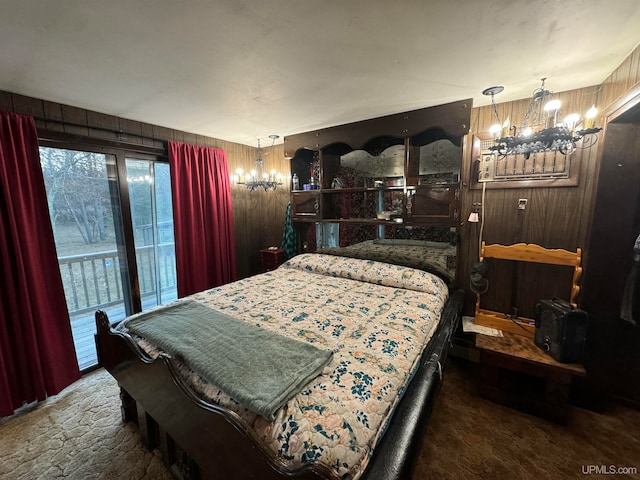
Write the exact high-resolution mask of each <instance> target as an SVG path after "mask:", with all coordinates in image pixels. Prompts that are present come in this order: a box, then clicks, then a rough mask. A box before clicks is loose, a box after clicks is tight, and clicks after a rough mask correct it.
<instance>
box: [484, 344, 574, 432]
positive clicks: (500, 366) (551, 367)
mask: <svg viewBox="0 0 640 480" xmlns="http://www.w3.org/2000/svg"><path fill="white" fill-rule="evenodd" d="M476 347H477V348H478V349H479V350H480V368H481V379H480V384H479V393H480V395H481V396H483V397H484V398H487V399H489V400H492V401H494V402H496V403H500V404H502V405H507V406H509V407H512V408H516V409H518V410H522V411H525V412H528V413H532V414H535V415H539V416H541V417H544V418H547V419H549V420H552V421H554V422H558V423H566V422H567V420H568V418H569V408H570V404H569V391H570V388H571V382H572V379H573V377H575V376H579V377H583V376H585V374H586V372H585V369H584V367H583V366H582V365H578V364H570V363H559V362H557V361H555V360H554V359H553V358H551V357H550V356H549V355H547V354H545V353H544V352H543V351H542V350H541V349H539V348H538V347H536V346H535V345H534V343H533V341H532V340H531V339H530V338H527V337H526V336H523V335H515V334H512V333H509V332H504V337H490V336H486V335H476Z"/></svg>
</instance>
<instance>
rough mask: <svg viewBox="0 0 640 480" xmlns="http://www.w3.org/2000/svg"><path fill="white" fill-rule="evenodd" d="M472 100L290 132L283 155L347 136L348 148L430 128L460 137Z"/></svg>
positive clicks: (403, 136)
mask: <svg viewBox="0 0 640 480" xmlns="http://www.w3.org/2000/svg"><path fill="white" fill-rule="evenodd" d="M472 106H473V99H470V98H469V99H466V100H460V101H458V102H452V103H447V104H445V105H437V106H434V107H428V108H423V109H419V110H412V111H410V112H404V113H398V114H394V115H387V116H384V117H377V118H372V119H369V120H362V121H359V122H353V123H347V124H344V125H338V126H335V127H329V128H323V129H321V130H313V131H310V132H305V133H300V134H297V135H290V136H287V137H285V139H284V142H285V143H284V155H285V157H286V158H292V157H293V156H294V155H295V153H296V152H297V151H298V150H299V149H301V148H306V149H310V150H321V149H322V148H324V147H326V146H328V145H332V144H334V143H344V142H345V139H348V141H349V145H350V146H351V147H352V148H354V149H355V148H360V147H362V146H363V145H365V143H366V142H367V141H369V140H371V139H372V138H376V137H381V136H390V137H397V138H406V137H411V136H414V135H416V134H419V133H422V132H424V131H426V130H429V129H430V128H434V127H438V128H441V129H442V130H444V131H445V132H446V133H447V134H448V135H450V136H453V137H462V136H463V135H465V134H467V133H468V132H469V116H470V112H471V107H472Z"/></svg>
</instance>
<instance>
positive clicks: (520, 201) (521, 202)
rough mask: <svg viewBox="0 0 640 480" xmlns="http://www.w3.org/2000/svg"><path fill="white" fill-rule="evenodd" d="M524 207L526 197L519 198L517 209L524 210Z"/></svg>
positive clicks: (525, 206) (525, 205)
mask: <svg viewBox="0 0 640 480" xmlns="http://www.w3.org/2000/svg"><path fill="white" fill-rule="evenodd" d="M525 208H527V199H526V198H519V199H518V210H524V209H525Z"/></svg>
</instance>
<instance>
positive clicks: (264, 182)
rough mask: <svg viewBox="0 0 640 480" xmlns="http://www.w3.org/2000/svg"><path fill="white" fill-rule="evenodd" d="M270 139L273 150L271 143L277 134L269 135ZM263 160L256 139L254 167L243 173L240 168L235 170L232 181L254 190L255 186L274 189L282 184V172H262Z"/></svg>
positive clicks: (273, 142)
mask: <svg viewBox="0 0 640 480" xmlns="http://www.w3.org/2000/svg"><path fill="white" fill-rule="evenodd" d="M269 138H270V139H271V150H272V152H273V145H274V144H275V141H276V139H277V138H280V136H279V135H269ZM263 170H264V160H262V148H261V147H260V139H258V158H256V161H255V168H254V169H253V170H251V172H249V173H247V174H246V175H245V173H244V171H243V170H242V169H241V168H238V169H237V170H236V173H235V175H234V183H236V184H238V185H246V186H247V189H249V190H255V189H257V188H264V190H265V191H267V190H275V189H276V188H278V186H279V185H282V174H281V173H278V172H276V171H275V170H271V172H269V173H267V172H263Z"/></svg>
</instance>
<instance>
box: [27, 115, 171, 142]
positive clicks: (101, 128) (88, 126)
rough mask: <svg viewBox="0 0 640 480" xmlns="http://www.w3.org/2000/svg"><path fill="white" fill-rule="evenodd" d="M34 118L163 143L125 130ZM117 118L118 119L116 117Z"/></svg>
mask: <svg viewBox="0 0 640 480" xmlns="http://www.w3.org/2000/svg"><path fill="white" fill-rule="evenodd" d="M31 116H32V117H33V119H34V120H38V121H41V122H45V123H56V124H58V125H62V126H69V127H80V128H86V129H91V130H100V131H102V132H109V133H115V134H116V135H117V136H118V137H120V136H122V135H125V136H132V137H136V138H142V139H144V140H154V141H159V142H161V141H163V140H161V139H159V138H155V137H149V136H148V135H140V134H137V133H129V132H125V131H124V130H115V129H113V128H107V127H98V126H91V125H85V124H82V123H77V122H69V121H67V120H57V119H55V118H45V117H38V116H35V115H31ZM114 118H117V117H114Z"/></svg>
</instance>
